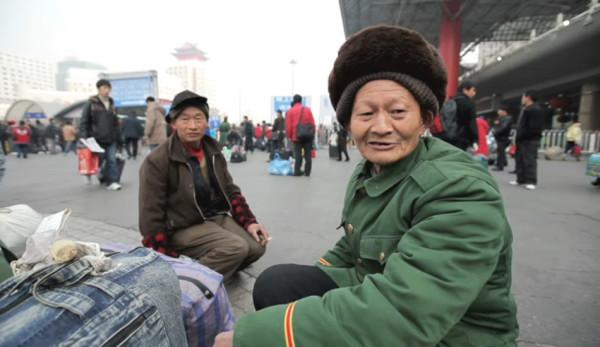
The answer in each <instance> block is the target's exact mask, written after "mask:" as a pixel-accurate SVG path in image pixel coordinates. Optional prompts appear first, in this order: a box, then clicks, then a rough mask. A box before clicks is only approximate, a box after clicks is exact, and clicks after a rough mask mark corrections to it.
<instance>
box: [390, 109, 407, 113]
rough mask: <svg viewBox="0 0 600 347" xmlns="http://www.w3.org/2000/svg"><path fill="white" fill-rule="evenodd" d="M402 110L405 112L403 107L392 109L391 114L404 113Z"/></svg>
mask: <svg viewBox="0 0 600 347" xmlns="http://www.w3.org/2000/svg"><path fill="white" fill-rule="evenodd" d="M404 112H406V111H404V110H403V109H400V108H397V109H393V110H392V114H401V113H404Z"/></svg>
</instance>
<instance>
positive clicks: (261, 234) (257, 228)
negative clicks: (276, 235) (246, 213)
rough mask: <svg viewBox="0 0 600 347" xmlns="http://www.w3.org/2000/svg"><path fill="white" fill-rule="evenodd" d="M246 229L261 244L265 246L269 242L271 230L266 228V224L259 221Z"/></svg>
mask: <svg viewBox="0 0 600 347" xmlns="http://www.w3.org/2000/svg"><path fill="white" fill-rule="evenodd" d="M246 231H248V233H249V234H250V235H252V238H254V239H255V240H256V242H258V243H260V245H261V246H263V247H264V246H266V245H267V243H268V242H269V239H270V237H269V232H268V231H267V229H265V227H264V226H262V225H260V224H258V223H253V224H250V225H248V228H246Z"/></svg>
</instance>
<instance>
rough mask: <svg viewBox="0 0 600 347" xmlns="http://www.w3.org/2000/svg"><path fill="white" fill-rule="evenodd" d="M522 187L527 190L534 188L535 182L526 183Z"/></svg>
mask: <svg viewBox="0 0 600 347" xmlns="http://www.w3.org/2000/svg"><path fill="white" fill-rule="evenodd" d="M523 188H525V189H527V190H535V184H526V185H524V186H523Z"/></svg>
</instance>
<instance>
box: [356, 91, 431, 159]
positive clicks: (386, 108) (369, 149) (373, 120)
mask: <svg viewBox="0 0 600 347" xmlns="http://www.w3.org/2000/svg"><path fill="white" fill-rule="evenodd" d="M350 132H351V133H352V137H353V138H354V141H355V142H356V145H357V148H358V150H359V152H360V154H361V155H362V156H363V157H364V158H365V159H367V160H368V161H370V162H372V163H373V164H375V165H376V167H381V166H386V165H390V164H393V163H395V162H397V161H399V160H402V159H403V158H405V157H407V156H408V155H409V154H410V153H412V151H413V150H414V149H415V148H416V147H417V145H418V144H419V139H420V137H421V135H422V134H423V132H425V125H424V124H423V118H422V117H421V108H420V106H419V104H418V103H417V101H416V100H415V98H414V97H413V95H412V94H411V92H409V91H408V89H406V88H404V87H403V86H401V85H400V84H398V83H396V82H393V81H388V80H376V81H371V82H369V83H367V84H365V85H364V86H363V87H362V88H361V89H360V90H359V91H358V93H357V94H356V97H355V99H354V107H353V108H352V116H351V118H350Z"/></svg>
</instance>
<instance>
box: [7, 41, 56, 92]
mask: <svg viewBox="0 0 600 347" xmlns="http://www.w3.org/2000/svg"><path fill="white" fill-rule="evenodd" d="M55 76H56V69H55V65H54V64H53V63H50V62H47V61H43V60H39V59H34V58H29V57H23V56H18V55H14V54H8V53H3V52H0V104H11V103H13V102H14V101H15V100H17V99H19V98H21V96H20V95H19V92H20V91H21V90H23V89H34V90H55Z"/></svg>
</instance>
